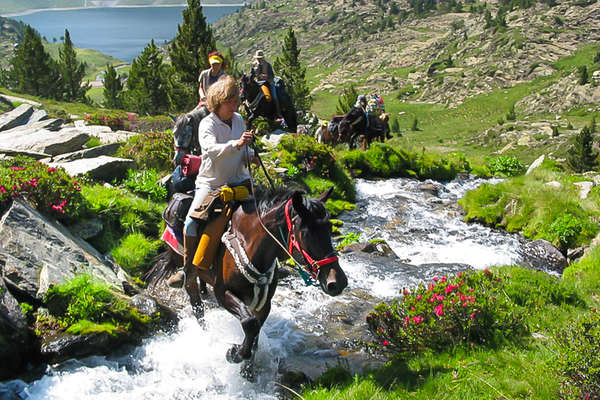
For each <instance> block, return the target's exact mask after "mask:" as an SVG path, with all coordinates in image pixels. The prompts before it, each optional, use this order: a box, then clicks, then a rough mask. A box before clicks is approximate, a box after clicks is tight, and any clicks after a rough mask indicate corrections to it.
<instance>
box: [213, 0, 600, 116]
mask: <svg viewBox="0 0 600 400" xmlns="http://www.w3.org/2000/svg"><path fill="white" fill-rule="evenodd" d="M503 2H504V3H506V4H509V3H511V2H510V1H503ZM468 3H471V4H470V5H468ZM512 3H516V2H512ZM521 3H525V4H527V3H528V2H527V1H524V2H521ZM548 3H551V4H553V6H552V7H550V6H549V5H547V4H545V3H535V2H533V1H531V2H529V4H530V5H531V7H529V8H526V9H521V8H517V7H513V8H512V10H510V11H508V12H507V13H506V14H505V15H504V24H505V26H496V25H495V21H494V19H495V18H497V15H496V14H497V12H498V6H497V4H491V3H488V4H487V7H488V10H489V11H490V16H491V18H492V21H491V25H492V26H488V27H487V28H486V25H489V22H487V21H486V15H485V14H486V13H485V12H484V8H483V7H484V5H485V4H486V3H474V2H472V1H471V2H469V1H465V4H463V3H461V2H460V1H454V0H443V1H441V0H440V1H437V3H436V2H433V3H432V4H434V5H435V4H437V9H435V10H432V11H429V12H422V13H421V15H418V16H417V15H415V11H414V9H415V8H414V7H415V6H414V5H415V4H418V1H417V0H410V4H409V2H405V1H394V0H360V1H349V0H334V1H331V0H291V1H264V0H263V1H259V2H257V3H255V4H256V5H255V6H254V7H252V8H250V7H246V8H244V9H242V10H240V11H239V12H237V13H235V14H232V15H230V16H227V17H225V18H223V19H221V20H220V21H218V22H217V23H215V25H214V31H215V34H216V36H217V40H218V41H219V42H220V43H222V44H224V45H225V46H231V47H232V48H233V50H234V53H236V54H238V55H239V56H240V57H241V58H242V60H240V62H241V63H242V65H246V66H247V67H249V64H250V62H251V59H252V54H253V52H254V51H255V50H256V49H257V48H263V49H264V50H265V51H266V54H267V57H270V58H273V57H274V56H276V55H277V54H278V53H279V51H280V48H281V43H280V40H281V37H282V35H283V32H284V31H285V30H286V29H287V28H288V27H289V26H292V27H294V29H295V31H296V37H297V39H298V43H299V46H300V47H301V49H302V55H301V56H302V58H303V59H304V60H305V61H306V63H307V64H308V67H309V70H308V73H309V75H310V80H311V82H310V83H311V84H312V85H313V87H314V93H315V94H316V95H317V97H318V96H319V93H321V92H327V91H333V92H335V93H339V91H340V89H341V88H342V87H343V86H345V85H349V84H354V85H357V86H359V87H361V88H364V89H367V90H378V91H380V92H383V93H386V94H388V95H389V94H393V95H394V96H398V97H399V98H402V99H409V100H418V101H421V102H431V103H436V104H442V105H446V106H450V107H455V106H456V105H458V104H461V103H462V102H463V101H464V100H465V99H468V98H470V97H472V96H476V95H480V94H485V93H489V92H491V91H493V90H495V89H499V88H509V87H514V86H515V85H518V84H521V83H524V82H531V81H533V80H534V79H536V78H539V77H544V76H551V75H553V74H554V73H555V72H556V71H557V70H558V69H557V67H556V65H555V64H554V63H556V62H557V61H558V60H559V59H561V58H563V57H566V56H570V55H572V54H574V52H575V51H576V50H578V49H581V48H582V47H583V46H585V45H591V46H592V48H591V49H590V51H593V50H594V49H596V50H597V51H600V45H599V44H598V40H599V39H600V29H599V27H600V3H598V2H596V0H591V1H580V0H578V1H559V2H552V1H548ZM411 4H412V5H413V6H412V7H411ZM421 4H423V3H421ZM457 11H460V12H457ZM598 68H600V66H599V67H598ZM590 73H591V72H590ZM556 100H557V101H558V102H559V103H560V102H561V99H560V98H558V99H556ZM568 105H573V104H572V103H569V104H563V106H565V107H566V106H568ZM560 108H564V107H562V106H560V107H552V106H548V107H547V109H548V111H552V112H556V111H557V109H560Z"/></svg>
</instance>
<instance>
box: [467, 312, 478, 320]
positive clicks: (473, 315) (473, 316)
mask: <svg viewBox="0 0 600 400" xmlns="http://www.w3.org/2000/svg"><path fill="white" fill-rule="evenodd" d="M475 314H477V313H476V312H474V313H472V314H471V315H469V317H471V319H475Z"/></svg>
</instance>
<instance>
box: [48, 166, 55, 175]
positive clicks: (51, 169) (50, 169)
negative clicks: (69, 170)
mask: <svg viewBox="0 0 600 400" xmlns="http://www.w3.org/2000/svg"><path fill="white" fill-rule="evenodd" d="M54 171H56V168H54V167H49V168H48V169H47V170H46V172H48V173H49V174H51V173H52V172H54Z"/></svg>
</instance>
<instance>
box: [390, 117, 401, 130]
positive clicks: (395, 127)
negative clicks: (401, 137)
mask: <svg viewBox="0 0 600 400" xmlns="http://www.w3.org/2000/svg"><path fill="white" fill-rule="evenodd" d="M390 130H391V131H392V132H394V133H398V132H400V123H399V122H398V118H394V119H392V124H391V126H390Z"/></svg>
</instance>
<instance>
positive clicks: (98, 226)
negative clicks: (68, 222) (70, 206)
mask: <svg viewBox="0 0 600 400" xmlns="http://www.w3.org/2000/svg"><path fill="white" fill-rule="evenodd" d="M69 229H70V230H71V233H72V234H73V235H75V236H76V237H78V238H81V239H84V240H88V239H91V238H93V237H94V236H96V235H98V234H99V233H100V232H102V230H103V229H104V224H102V220H101V219H100V218H91V219H86V220H83V221H79V222H78V223H76V224H75V225H73V226H71V227H69Z"/></svg>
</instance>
